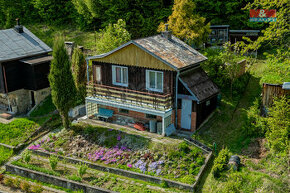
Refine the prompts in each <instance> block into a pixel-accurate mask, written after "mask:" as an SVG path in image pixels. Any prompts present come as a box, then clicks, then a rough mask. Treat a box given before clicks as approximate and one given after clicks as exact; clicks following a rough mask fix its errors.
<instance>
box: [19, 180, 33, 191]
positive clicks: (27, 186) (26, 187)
mask: <svg viewBox="0 0 290 193" xmlns="http://www.w3.org/2000/svg"><path fill="white" fill-rule="evenodd" d="M20 188H21V190H23V191H24V192H30V188H31V185H30V184H29V183H28V182H26V181H22V182H21V184H20Z"/></svg>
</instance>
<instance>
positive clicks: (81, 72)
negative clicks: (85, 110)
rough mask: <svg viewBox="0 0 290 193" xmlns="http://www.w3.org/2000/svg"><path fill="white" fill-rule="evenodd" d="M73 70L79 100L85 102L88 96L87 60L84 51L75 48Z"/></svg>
mask: <svg viewBox="0 0 290 193" xmlns="http://www.w3.org/2000/svg"><path fill="white" fill-rule="evenodd" d="M72 71H73V77H74V82H75V86H76V89H77V98H78V102H81V103H84V101H85V97H86V81H87V80H86V60H85V57H84V54H83V52H82V51H81V49H79V48H75V49H74V52H73V55H72Z"/></svg>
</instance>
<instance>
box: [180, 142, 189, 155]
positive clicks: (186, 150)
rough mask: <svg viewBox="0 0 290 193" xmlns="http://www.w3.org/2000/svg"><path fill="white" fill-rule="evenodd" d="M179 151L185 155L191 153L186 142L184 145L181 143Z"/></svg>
mask: <svg viewBox="0 0 290 193" xmlns="http://www.w3.org/2000/svg"><path fill="white" fill-rule="evenodd" d="M178 149H179V150H180V151H182V152H183V153H185V154H187V153H189V152H190V148H189V146H188V144H187V143H186V142H185V141H183V142H182V143H180V144H179V145H178Z"/></svg>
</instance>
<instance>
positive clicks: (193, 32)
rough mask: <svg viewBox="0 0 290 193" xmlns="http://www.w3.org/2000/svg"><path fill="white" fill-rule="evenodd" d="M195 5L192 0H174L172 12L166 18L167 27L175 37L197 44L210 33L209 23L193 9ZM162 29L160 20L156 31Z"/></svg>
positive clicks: (162, 25) (162, 24)
mask: <svg viewBox="0 0 290 193" xmlns="http://www.w3.org/2000/svg"><path fill="white" fill-rule="evenodd" d="M195 8H196V5H195V4H194V2H193V1H192V0H175V1H174V5H173V8H172V10H173V12H172V14H171V15H170V16H169V18H168V24H169V29H171V30H172V32H173V34H174V35H176V36H177V37H179V38H181V39H184V40H186V41H187V42H188V43H189V44H192V43H194V44H196V45H199V44H201V43H203V42H205V41H206V40H207V37H208V35H209V33H210V24H209V23H208V24H206V23H205V18H204V17H201V16H199V15H198V14H197V13H196V11H195ZM163 30H164V23H163V22H162V23H161V24H160V25H159V27H158V31H163Z"/></svg>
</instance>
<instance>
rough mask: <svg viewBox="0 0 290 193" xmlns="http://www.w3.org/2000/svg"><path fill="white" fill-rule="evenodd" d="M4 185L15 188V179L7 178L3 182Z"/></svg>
mask: <svg viewBox="0 0 290 193" xmlns="http://www.w3.org/2000/svg"><path fill="white" fill-rule="evenodd" d="M3 183H4V185H6V186H9V187H13V179H12V178H9V177H5V178H4V180H3Z"/></svg>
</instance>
